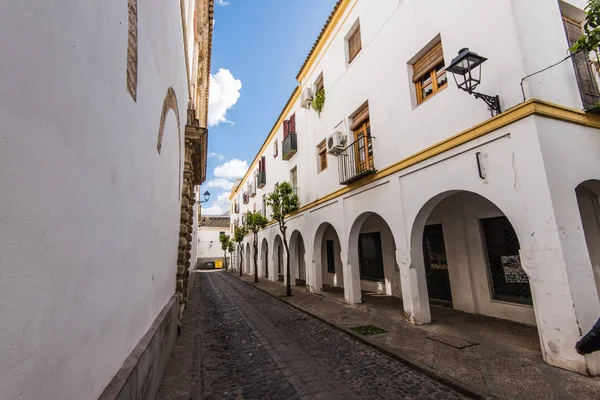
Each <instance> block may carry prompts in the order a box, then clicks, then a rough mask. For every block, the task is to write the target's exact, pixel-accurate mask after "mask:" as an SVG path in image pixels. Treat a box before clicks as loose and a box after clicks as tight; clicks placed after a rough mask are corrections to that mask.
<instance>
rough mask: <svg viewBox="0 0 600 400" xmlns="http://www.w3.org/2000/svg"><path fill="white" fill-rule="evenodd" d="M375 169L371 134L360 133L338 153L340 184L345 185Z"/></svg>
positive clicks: (373, 171)
mask: <svg viewBox="0 0 600 400" xmlns="http://www.w3.org/2000/svg"><path fill="white" fill-rule="evenodd" d="M376 171H377V170H376V169H375V163H374V160H373V138H372V137H371V136H363V135H361V136H360V137H359V138H358V139H357V140H356V141H355V142H354V143H352V144H350V145H349V146H348V147H346V148H345V149H344V150H342V151H341V152H340V153H339V154H338V174H339V177H340V185H347V184H349V183H351V182H354V181H355V180H358V179H360V178H362V177H363V176H365V175H369V174H372V173H375V172H376Z"/></svg>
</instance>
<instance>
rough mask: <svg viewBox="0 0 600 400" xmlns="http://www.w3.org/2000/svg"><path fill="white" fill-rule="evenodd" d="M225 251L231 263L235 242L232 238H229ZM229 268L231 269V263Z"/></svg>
mask: <svg viewBox="0 0 600 400" xmlns="http://www.w3.org/2000/svg"><path fill="white" fill-rule="evenodd" d="M227 251H228V252H229V259H230V260H231V262H232V263H233V252H234V251H235V242H234V241H233V240H229V247H228V248H227ZM231 270H232V271H233V264H231Z"/></svg>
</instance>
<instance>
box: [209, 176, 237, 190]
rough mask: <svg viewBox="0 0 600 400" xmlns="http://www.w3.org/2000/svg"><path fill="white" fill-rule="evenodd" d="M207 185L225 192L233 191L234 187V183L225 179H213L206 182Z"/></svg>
mask: <svg viewBox="0 0 600 400" xmlns="http://www.w3.org/2000/svg"><path fill="white" fill-rule="evenodd" d="M205 185H206V186H207V187H210V188H220V189H223V190H231V188H232V187H233V182H231V181H229V180H227V179H223V178H216V179H211V180H210V181H208V182H206V184H205Z"/></svg>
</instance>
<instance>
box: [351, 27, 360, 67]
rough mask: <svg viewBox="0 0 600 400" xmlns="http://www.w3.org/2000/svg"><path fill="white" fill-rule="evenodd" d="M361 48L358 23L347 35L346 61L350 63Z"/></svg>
mask: <svg viewBox="0 0 600 400" xmlns="http://www.w3.org/2000/svg"><path fill="white" fill-rule="evenodd" d="M361 49H362V43H361V41H360V25H358V26H357V27H356V28H355V29H354V31H353V32H352V33H351V34H350V36H349V37H348V63H351V62H352V60H354V58H355V57H356V56H357V55H358V53H359V52H360V50H361Z"/></svg>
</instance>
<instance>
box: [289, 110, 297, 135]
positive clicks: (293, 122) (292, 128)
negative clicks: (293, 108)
mask: <svg viewBox="0 0 600 400" xmlns="http://www.w3.org/2000/svg"><path fill="white" fill-rule="evenodd" d="M290 132H291V133H296V114H295V113H294V114H292V116H291V117H290Z"/></svg>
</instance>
